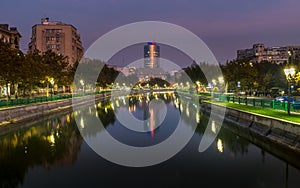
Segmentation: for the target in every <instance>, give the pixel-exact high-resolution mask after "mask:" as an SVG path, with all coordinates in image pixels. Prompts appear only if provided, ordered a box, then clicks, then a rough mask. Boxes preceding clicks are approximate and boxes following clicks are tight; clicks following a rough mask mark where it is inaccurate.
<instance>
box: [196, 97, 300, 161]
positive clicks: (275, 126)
mask: <svg viewBox="0 0 300 188" xmlns="http://www.w3.org/2000/svg"><path fill="white" fill-rule="evenodd" d="M212 105H214V108H215V109H218V108H219V109H222V108H226V113H225V118H224V120H225V122H228V123H230V124H232V125H234V126H235V127H234V128H235V129H238V130H240V131H242V132H244V133H246V134H245V135H247V136H249V135H250V136H251V139H250V140H251V141H259V144H260V145H263V146H265V147H267V148H269V149H272V148H273V147H272V146H274V147H276V146H277V147H279V148H284V149H285V150H288V151H292V152H296V153H297V154H299V155H300V123H295V122H291V121H287V120H282V119H278V118H274V117H269V116H264V115H260V114H255V113H252V112H249V111H244V110H239V109H235V108H231V107H226V106H222V105H220V104H214V103H211V102H208V101H203V102H202V104H201V106H202V110H203V112H205V113H211V106H212ZM214 115H218V114H214ZM254 143H255V142H254Z"/></svg>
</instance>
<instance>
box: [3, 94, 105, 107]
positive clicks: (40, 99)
mask: <svg viewBox="0 0 300 188" xmlns="http://www.w3.org/2000/svg"><path fill="white" fill-rule="evenodd" d="M107 92H108V91H103V92H96V93H93V92H92V93H79V94H63V95H52V96H48V97H47V96H40V97H31V98H29V97H28V98H19V99H6V100H0V108H3V107H11V106H19V105H26V104H32V103H40V102H49V101H57V100H64V99H70V98H72V97H81V96H87V95H92V94H101V93H107Z"/></svg>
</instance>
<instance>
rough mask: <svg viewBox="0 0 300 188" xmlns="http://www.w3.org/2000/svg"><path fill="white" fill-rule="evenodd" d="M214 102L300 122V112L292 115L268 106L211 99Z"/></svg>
mask: <svg viewBox="0 0 300 188" xmlns="http://www.w3.org/2000/svg"><path fill="white" fill-rule="evenodd" d="M209 102H211V103H213V104H218V105H222V106H226V107H230V108H235V109H238V110H243V111H247V112H252V113H256V114H260V115H264V116H270V117H275V118H278V119H282V120H287V121H291V122H295V123H300V114H296V113H293V112H291V115H288V114H287V112H285V111H282V110H273V109H267V108H260V107H253V106H246V105H241V104H236V103H228V102H221V101H209Z"/></svg>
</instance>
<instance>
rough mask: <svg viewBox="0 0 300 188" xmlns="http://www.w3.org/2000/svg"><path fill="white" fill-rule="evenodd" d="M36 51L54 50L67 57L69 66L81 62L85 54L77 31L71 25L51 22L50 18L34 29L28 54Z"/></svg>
mask: <svg viewBox="0 0 300 188" xmlns="http://www.w3.org/2000/svg"><path fill="white" fill-rule="evenodd" d="M36 49H37V50H39V51H40V52H41V53H44V52H46V51H48V50H52V51H53V52H56V53H58V54H62V55H63V56H67V58H68V62H69V65H72V64H74V63H75V62H76V61H79V60H80V59H81V58H82V57H83V53H84V50H83V47H82V43H81V40H80V35H79V34H78V32H77V29H76V28H75V27H74V26H73V25H71V24H66V23H62V22H57V21H49V18H42V19H41V23H40V24H36V25H34V26H33V27H32V36H31V41H30V43H29V45H28V52H29V53H30V52H33V51H34V50H36Z"/></svg>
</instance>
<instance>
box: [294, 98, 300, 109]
mask: <svg viewBox="0 0 300 188" xmlns="http://www.w3.org/2000/svg"><path fill="white" fill-rule="evenodd" d="M293 108H294V109H296V110H299V109H300V96H295V101H294V103H293Z"/></svg>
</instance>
